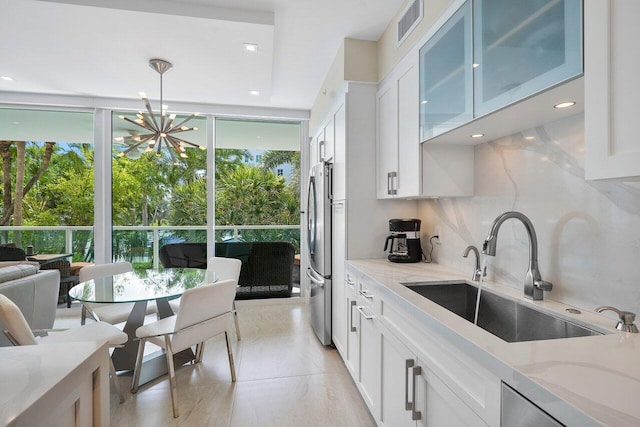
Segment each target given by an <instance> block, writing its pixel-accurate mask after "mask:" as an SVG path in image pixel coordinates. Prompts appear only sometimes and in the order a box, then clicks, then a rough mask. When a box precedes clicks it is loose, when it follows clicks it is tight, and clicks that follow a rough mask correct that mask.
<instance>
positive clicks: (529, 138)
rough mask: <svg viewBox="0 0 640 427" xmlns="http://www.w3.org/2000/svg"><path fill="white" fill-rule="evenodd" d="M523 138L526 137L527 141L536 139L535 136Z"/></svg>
mask: <svg viewBox="0 0 640 427" xmlns="http://www.w3.org/2000/svg"><path fill="white" fill-rule="evenodd" d="M524 139H526V140H527V141H533V140H534V139H536V137H535V136H525V137H524Z"/></svg>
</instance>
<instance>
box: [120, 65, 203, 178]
mask: <svg viewBox="0 0 640 427" xmlns="http://www.w3.org/2000/svg"><path fill="white" fill-rule="evenodd" d="M149 66H150V67H151V68H153V69H154V70H156V72H158V74H160V117H156V114H155V113H154V112H153V110H152V109H151V104H150V103H149V98H147V95H146V94H145V93H144V92H140V98H142V101H143V102H144V105H145V107H146V108H147V112H146V113H143V112H142V111H138V113H137V114H136V117H137V119H136V120H132V119H130V118H129V117H125V116H119V118H120V119H122V120H125V121H127V122H129V123H133V124H134V125H136V126H138V127H141V128H143V129H145V130H146V131H148V133H142V134H140V135H128V136H125V137H118V138H114V141H116V142H124V143H125V144H127V145H128V147H127V149H126V150H124V151H121V152H120V153H118V155H117V157H123V156H126V155H127V154H129V153H131V152H133V150H137V149H138V147H140V146H142V145H143V144H145V143H146V144H147V149H146V150H145V151H146V152H152V151H155V152H156V155H158V156H160V151H161V150H162V146H163V145H164V146H166V147H167V151H168V152H169V155H170V156H171V160H172V161H173V164H174V165H176V166H177V165H179V164H180V162H179V161H178V157H180V158H183V159H186V158H187V154H186V153H185V151H186V149H185V146H186V145H189V146H191V147H196V148H199V149H201V150H205V147H202V146H199V145H198V144H194V143H192V142H189V141H185V140H184V139H181V138H178V137H177V136H175V135H176V134H178V133H181V132H188V131H192V130H198V128H196V127H188V126H185V123H187V122H188V121H189V120H191V119H192V118H194V117H196V116H198V113H194V114H191V115H190V116H188V117H187V118H186V119H184V120H182V121H181V122H179V123H178V124H174V121H175V119H176V115H175V114H170V115H169V116H168V117H167V106H166V105H163V104H162V75H163V74H164V73H166V72H167V71H169V70H171V69H172V68H173V65H171V63H170V62H168V61H165V60H163V59H151V60H149Z"/></svg>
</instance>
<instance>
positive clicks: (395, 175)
mask: <svg viewBox="0 0 640 427" xmlns="http://www.w3.org/2000/svg"><path fill="white" fill-rule="evenodd" d="M389 177H390V178H391V190H390V191H389V194H391V195H392V196H394V195H396V194H398V189H397V188H396V186H395V185H393V181H394V179H395V180H396V181H397V180H398V172H389Z"/></svg>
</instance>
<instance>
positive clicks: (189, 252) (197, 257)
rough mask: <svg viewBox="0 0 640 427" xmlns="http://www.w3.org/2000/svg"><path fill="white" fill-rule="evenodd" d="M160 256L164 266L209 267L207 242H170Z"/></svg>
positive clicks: (162, 248)
mask: <svg viewBox="0 0 640 427" xmlns="http://www.w3.org/2000/svg"><path fill="white" fill-rule="evenodd" d="M159 256H160V262H161V263H162V266H163V267H164V268H202V269H205V268H207V244H206V243H170V244H168V245H164V246H162V247H161V248H160V253H159Z"/></svg>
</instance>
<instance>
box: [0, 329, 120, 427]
mask: <svg viewBox="0 0 640 427" xmlns="http://www.w3.org/2000/svg"><path fill="white" fill-rule="evenodd" d="M103 347H104V351H105V352H106V351H107V347H106V344H104V346H103V344H102V343H96V342H91V341H85V342H73V343H52V344H41V345H28V346H19V347H1V348H0V360H2V365H1V366H0V378H1V379H2V380H1V381H0V425H2V426H4V425H11V424H12V423H14V422H16V420H17V419H18V420H19V419H20V417H21V416H23V415H25V414H26V413H28V412H29V411H32V412H33V411H34V410H36V409H34V408H41V407H43V406H44V407H48V406H52V405H53V404H55V403H56V402H60V401H62V400H63V399H64V398H65V396H61V395H59V394H58V395H55V394H54V395H52V390H53V389H54V387H56V386H57V385H58V384H60V383H61V382H62V381H63V380H65V379H67V378H69V377H73V376H74V375H78V370H79V367H81V366H83V364H85V361H86V360H87V358H88V357H90V356H91V355H93V354H94V353H96V352H97V351H103V350H102V348H103ZM89 375H91V372H89ZM78 381H79V380H78ZM95 387H97V384H96V385H95ZM68 391H69V390H68ZM88 399H89V402H91V399H92V397H89V398H88ZM107 401H108V398H107ZM89 404H91V403H89ZM54 406H55V405H54ZM34 415H35V416H36V418H38V417H40V416H41V417H43V418H44V417H45V414H37V413H35V414H33V413H32V414H31V415H30V417H31V418H33V416H34ZM107 419H108V418H107ZM45 423H46V422H44V421H43V424H45ZM18 425H22V424H21V422H18Z"/></svg>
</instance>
